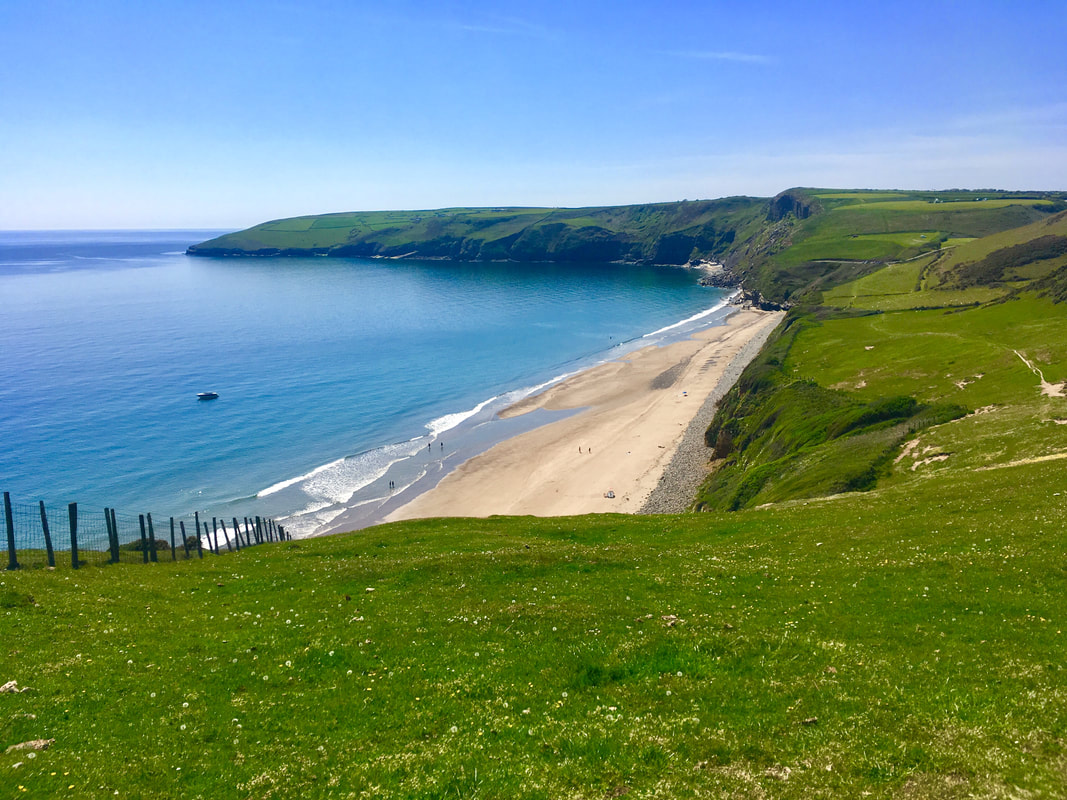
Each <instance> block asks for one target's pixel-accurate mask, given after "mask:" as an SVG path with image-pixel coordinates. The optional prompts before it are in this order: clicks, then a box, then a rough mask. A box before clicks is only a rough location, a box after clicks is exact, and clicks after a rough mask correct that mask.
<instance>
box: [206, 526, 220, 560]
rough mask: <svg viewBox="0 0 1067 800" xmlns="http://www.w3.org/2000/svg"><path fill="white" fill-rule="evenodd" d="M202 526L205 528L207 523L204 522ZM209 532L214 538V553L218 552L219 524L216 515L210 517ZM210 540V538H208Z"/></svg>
mask: <svg viewBox="0 0 1067 800" xmlns="http://www.w3.org/2000/svg"><path fill="white" fill-rule="evenodd" d="M204 527H205V528H207V523H206V522H205V523H204ZM211 533H212V535H213V536H214V539H215V555H218V554H219V525H218V519H217V518H216V517H212V518H211ZM209 541H210V540H209Z"/></svg>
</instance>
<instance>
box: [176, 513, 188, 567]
mask: <svg viewBox="0 0 1067 800" xmlns="http://www.w3.org/2000/svg"><path fill="white" fill-rule="evenodd" d="M178 527H179V528H181V532H182V547H184V548H185V560H186V561H188V560H189V540H188V539H186V538H185V520H184V519H182V520H178Z"/></svg>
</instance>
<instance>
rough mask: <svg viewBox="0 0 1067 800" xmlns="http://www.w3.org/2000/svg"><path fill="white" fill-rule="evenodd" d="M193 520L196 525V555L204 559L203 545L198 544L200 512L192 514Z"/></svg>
mask: <svg viewBox="0 0 1067 800" xmlns="http://www.w3.org/2000/svg"><path fill="white" fill-rule="evenodd" d="M193 520H194V522H195V524H196V555H197V556H198V557H199V558H203V557H204V545H203V544H202V543H201V542H200V512H199V511H194V512H193Z"/></svg>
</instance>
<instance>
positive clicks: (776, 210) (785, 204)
mask: <svg viewBox="0 0 1067 800" xmlns="http://www.w3.org/2000/svg"><path fill="white" fill-rule="evenodd" d="M818 210H819V209H818V204H817V202H816V201H815V200H814V199H813V198H811V197H808V196H807V195H805V194H803V193H802V192H798V191H797V190H796V189H789V190H787V191H784V192H782V193H781V194H780V195H778V196H777V197H775V198H774V199H773V200H771V203H770V208H769V209H768V210H767V219H768V220H770V221H771V222H778V221H779V220H782V219H785V218H786V217H787V216H789V215H790V214H792V215H793V216H794V217H796V218H797V219H807V218H808V217H810V216H811V215H812V214H814V213H815V212H816V211H818Z"/></svg>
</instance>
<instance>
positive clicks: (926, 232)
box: [727, 189, 1067, 303]
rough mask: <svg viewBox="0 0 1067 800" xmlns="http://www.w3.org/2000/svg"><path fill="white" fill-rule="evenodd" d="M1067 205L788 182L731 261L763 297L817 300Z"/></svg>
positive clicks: (1025, 196)
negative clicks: (893, 266)
mask: <svg viewBox="0 0 1067 800" xmlns="http://www.w3.org/2000/svg"><path fill="white" fill-rule="evenodd" d="M1065 209H1067V193H1064V192H1003V191H981V192H974V191H966V192H965V191H948V192H905V191H842V190H831V189H791V190H789V191H788V192H784V193H783V194H782V195H779V196H778V197H777V198H775V199H774V200H773V201H771V202H770V207H769V212H768V215H767V220H766V222H765V223H764V225H763V227H762V228H761V230H760V231H759V232H758V233H757V234H756V235H755V236H754V237H751V238H749V239H746V240H744V241H739V242H738V244H737V246H735V247H734V248H733V250H732V251H731V252H730V254H729V256H728V260H727V263H728V264H729V265H730V266H731V267H732V268H733V270H734V271H735V272H736V273H737V275H738V276H739V278H740V279H741V280H742V281H743V283H744V285H745V287H746V288H747V289H749V290H750V291H752V292H754V293H755V292H758V293H759V294H760V295H762V296H763V297H764V298H766V299H769V300H772V301H776V302H780V303H797V302H801V303H803V302H817V301H816V300H811V301H809V300H808V299H807V298H806V296H805V295H806V293H808V292H816V293H817V292H818V291H820V290H822V289H826V288H828V287H832V286H836V285H840V284H842V283H846V282H848V281H851V280H854V279H857V278H860V277H862V276H863V275H866V274H869V273H871V272H874V271H875V270H877V269H879V268H880V267H881V266H882V265H884V264H888V263H892V262H899V261H907V260H909V259H913V258H919V257H921V256H922V255H923V254H926V253H935V254H936V253H940V252H942V251H948V250H951V249H953V248H955V247H956V246H958V245H960V244H964V243H966V242H968V241H971V240H972V239H975V238H980V237H985V236H990V235H992V234H996V233H1000V232H1002V231H1007V230H1011V229H1015V228H1018V227H1020V226H1024V225H1027V224H1029V223H1033V222H1036V221H1039V220H1042V219H1046V218H1048V217H1049V216H1051V215H1054V214H1056V213H1058V212H1061V211H1064V210H1065Z"/></svg>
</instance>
